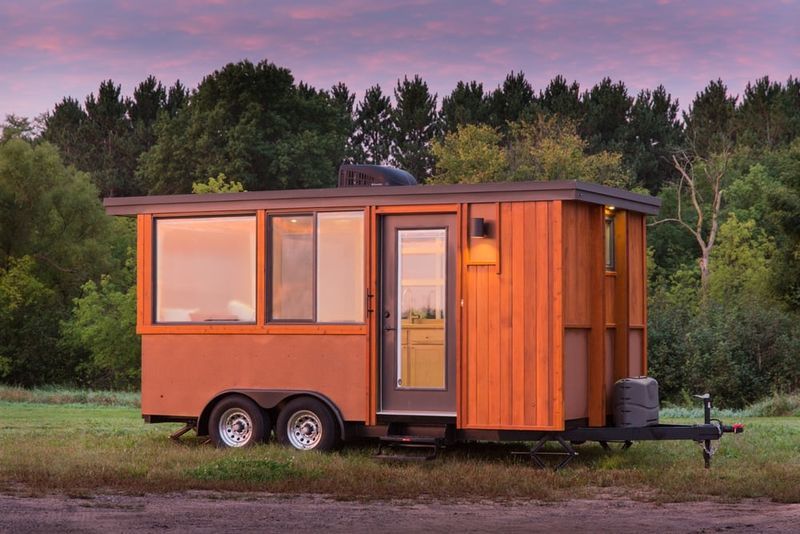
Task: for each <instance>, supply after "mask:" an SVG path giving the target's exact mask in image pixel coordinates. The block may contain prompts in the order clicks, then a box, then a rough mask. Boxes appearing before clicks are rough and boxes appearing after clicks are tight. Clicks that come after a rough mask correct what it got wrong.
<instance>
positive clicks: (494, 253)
mask: <svg viewBox="0 0 800 534" xmlns="http://www.w3.org/2000/svg"><path fill="white" fill-rule="evenodd" d="M467 212H468V217H467V224H466V226H465V227H466V228H467V235H466V241H467V254H466V256H467V260H466V262H467V265H497V262H498V258H499V255H500V245H499V243H500V234H499V229H500V204H498V203H493V204H470V205H469V208H468V210H467ZM475 217H480V218H482V219H483V221H484V228H485V230H486V236H485V237H472V236H470V235H469V219H472V218H475Z"/></svg>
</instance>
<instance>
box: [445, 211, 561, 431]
mask: <svg viewBox="0 0 800 534" xmlns="http://www.w3.org/2000/svg"><path fill="white" fill-rule="evenodd" d="M499 211H500V221H501V222H502V224H499V225H497V224H496V223H495V226H496V227H497V228H498V229H499V232H500V233H499V236H498V237H499V240H500V258H499V262H500V268H499V269H498V268H497V267H498V266H497V265H469V264H467V265H466V266H465V268H464V273H463V276H464V281H463V287H464V289H465V291H464V295H463V296H462V297H463V299H464V310H463V317H464V321H465V325H466V328H465V329H464V334H463V335H464V347H465V348H466V350H465V354H464V355H463V362H464V365H463V368H465V370H466V372H464V373H463V374H462V377H463V378H462V387H463V388H464V392H463V393H464V395H463V399H464V401H465V402H462V403H461V413H460V414H459V415H460V417H459V421H460V425H461V427H462V428H491V429H551V430H559V429H562V428H563V425H564V417H563V377H562V366H563V362H562V356H563V342H564V340H563V317H562V298H561V292H562V284H563V277H562V255H561V241H562V220H561V219H562V217H561V211H562V202H561V201H549V202H514V203H507V202H504V203H501V204H500V210H499ZM498 271H499V273H498ZM506 303H509V304H510V305H509V306H505V304H506Z"/></svg>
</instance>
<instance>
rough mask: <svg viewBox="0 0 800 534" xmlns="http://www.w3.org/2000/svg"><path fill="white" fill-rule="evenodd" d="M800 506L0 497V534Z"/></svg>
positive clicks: (588, 520) (719, 518) (647, 522)
mask: <svg viewBox="0 0 800 534" xmlns="http://www.w3.org/2000/svg"><path fill="white" fill-rule="evenodd" d="M799 524H800V504H789V505H785V504H774V503H769V502H762V501H744V502H740V503H738V504H717V503H708V502H702V503H677V504H665V505H657V504H650V503H641V502H635V501H631V500H619V499H604V500H599V499H593V500H573V501H569V502H563V503H541V502H530V503H527V502H525V503H523V502H515V503H511V504H509V503H496V502H480V503H442V502H430V503H424V502H391V503H385V502H370V503H358V502H337V501H333V500H329V499H323V498H319V497H278V496H274V495H267V494H245V495H235V496H231V495H226V494H219V493H208V492H191V493H186V494H170V495H146V496H141V497H131V496H125V495H98V496H96V497H93V498H90V499H75V498H69V497H65V496H47V497H17V496H7V495H0V532H59V534H64V533H69V532H137V533H147V532H155V531H158V532H162V531H169V530H181V531H191V532H212V531H213V532H220V531H222V532H230V531H246V532H250V531H259V532H296V531H305V532H387V533H391V532H420V531H427V532H495V533H499V532H504V533H505V532H532V531H547V532H566V531H572V532H574V531H576V530H578V531H585V530H589V531H593V532H619V531H629V532H636V531H653V530H655V531H657V532H716V531H726V532H739V531H741V532H765V531H771V532H784V531H794V532H797V529H798V525H799Z"/></svg>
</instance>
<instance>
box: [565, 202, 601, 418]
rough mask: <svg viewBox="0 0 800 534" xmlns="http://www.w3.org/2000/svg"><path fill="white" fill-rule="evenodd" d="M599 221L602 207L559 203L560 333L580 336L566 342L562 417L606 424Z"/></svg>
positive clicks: (572, 336)
mask: <svg viewBox="0 0 800 534" xmlns="http://www.w3.org/2000/svg"><path fill="white" fill-rule="evenodd" d="M604 225H605V222H604V215H603V206H597V205H593V204H587V203H582V202H581V203H579V202H566V203H564V224H563V231H564V242H563V244H564V249H563V253H564V318H565V321H564V327H565V332H564V336H565V339H567V340H570V339H572V338H575V336H577V335H580V336H582V337H584V338H585V342H584V343H582V344H579V343H567V344H566V347H565V348H566V351H567V353H566V354H565V356H564V358H565V361H566V362H568V363H569V364H570V365H565V368H564V394H565V396H566V400H565V402H566V403H567V406H568V407H569V408H570V409H569V410H568V412H567V413H566V418H567V419H579V418H587V417H588V418H589V423H590V425H592V426H602V425H603V424H605V402H606V394H605V382H606V378H605V376H606V373H605V360H606V354H605V337H604V336H605V332H604V330H605V324H604V323H605V309H606V305H605V302H606V299H605V289H606V281H605V274H604V273H605V255H604V247H603V245H604V237H603V230H604ZM571 352H578V354H572V353H571ZM582 388H584V389H586V388H588V391H581V389H582ZM581 402H582V403H583V406H582V407H581V408H580V409H579V407H580V403H581Z"/></svg>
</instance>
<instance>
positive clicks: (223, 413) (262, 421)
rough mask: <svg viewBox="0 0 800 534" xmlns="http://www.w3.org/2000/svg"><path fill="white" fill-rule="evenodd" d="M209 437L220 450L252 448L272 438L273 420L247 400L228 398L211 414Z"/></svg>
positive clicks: (234, 397) (239, 396)
mask: <svg viewBox="0 0 800 534" xmlns="http://www.w3.org/2000/svg"><path fill="white" fill-rule="evenodd" d="M208 433H209V436H210V437H211V441H212V442H213V443H214V444H215V445H216V446H217V447H219V448H221V449H225V448H231V447H250V446H252V445H255V444H256V443H260V442H262V441H264V440H265V439H266V437H267V436H269V433H270V420H269V416H268V415H267V414H266V413H264V412H263V411H262V410H261V408H259V407H258V405H257V404H256V403H255V402H253V401H252V400H250V399H248V398H247V397H244V396H241V395H234V396H231V397H225V398H224V399H222V400H221V401H219V402H218V403H217V404H216V406H214V409H213V410H211V417H210V418H209V424H208Z"/></svg>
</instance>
